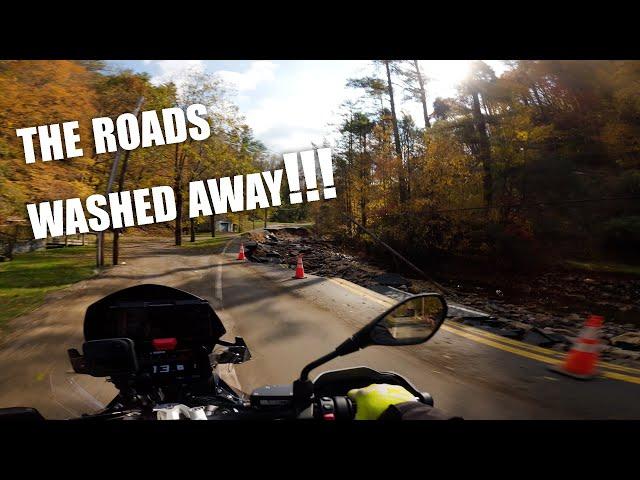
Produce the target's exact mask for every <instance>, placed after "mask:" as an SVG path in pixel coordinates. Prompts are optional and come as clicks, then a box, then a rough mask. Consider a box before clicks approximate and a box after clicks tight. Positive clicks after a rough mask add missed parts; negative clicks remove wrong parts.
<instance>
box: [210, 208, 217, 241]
mask: <svg viewBox="0 0 640 480" xmlns="http://www.w3.org/2000/svg"><path fill="white" fill-rule="evenodd" d="M209 227H210V228H211V236H212V237H215V236H216V215H215V213H214V214H213V215H211V216H210V217H209Z"/></svg>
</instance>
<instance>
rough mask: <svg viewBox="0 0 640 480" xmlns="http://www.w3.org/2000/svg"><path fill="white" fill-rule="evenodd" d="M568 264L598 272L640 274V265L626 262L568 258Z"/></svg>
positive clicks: (579, 268)
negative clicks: (586, 260) (585, 260)
mask: <svg viewBox="0 0 640 480" xmlns="http://www.w3.org/2000/svg"><path fill="white" fill-rule="evenodd" d="M566 263H567V265H569V266H570V267H572V268H575V269H578V270H585V271H588V272H596V273H621V274H626V275H638V276H640V265H629V264H625V263H608V262H578V261H574V260H567V262H566Z"/></svg>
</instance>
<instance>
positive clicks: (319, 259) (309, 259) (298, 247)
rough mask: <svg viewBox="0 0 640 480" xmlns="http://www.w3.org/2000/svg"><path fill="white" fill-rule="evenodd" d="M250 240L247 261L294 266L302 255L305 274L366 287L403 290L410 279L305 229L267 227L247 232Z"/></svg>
mask: <svg viewBox="0 0 640 480" xmlns="http://www.w3.org/2000/svg"><path fill="white" fill-rule="evenodd" d="M251 238H252V240H253V242H247V243H245V247H246V249H247V255H248V257H249V259H250V260H252V261H254V262H260V263H277V264H286V265H288V266H289V267H290V268H295V266H296V261H297V257H298V255H299V254H302V256H303V259H304V268H305V271H306V273H310V274H313V275H319V276H331V277H340V278H344V279H347V280H349V281H352V282H354V283H357V284H358V285H362V286H364V287H369V286H373V285H391V286H393V287H395V288H398V289H401V290H407V289H408V288H409V287H410V286H411V281H410V280H408V279H406V278H404V277H402V276H400V275H397V274H389V273H387V272H386V271H385V270H384V269H383V268H381V267H378V266H376V265H373V264H372V263H370V262H367V261H366V260H365V259H363V258H360V257H357V256H355V255H350V254H347V253H343V252H341V251H339V248H338V247H337V246H336V245H335V243H334V242H333V241H331V240H328V239H324V238H318V237H315V236H313V235H312V233H311V232H310V231H309V230H308V229H306V228H269V229H264V231H260V232H251Z"/></svg>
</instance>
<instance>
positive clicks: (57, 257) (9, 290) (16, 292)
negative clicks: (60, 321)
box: [0, 245, 95, 328]
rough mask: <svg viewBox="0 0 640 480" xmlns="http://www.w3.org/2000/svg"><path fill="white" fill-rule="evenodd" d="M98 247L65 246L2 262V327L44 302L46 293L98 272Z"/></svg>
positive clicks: (0, 326)
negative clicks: (96, 262)
mask: <svg viewBox="0 0 640 480" xmlns="http://www.w3.org/2000/svg"><path fill="white" fill-rule="evenodd" d="M94 269H95V247H94V246H92V245H91V246H84V247H66V248H57V249H51V250H40V251H37V252H30V253H24V254H19V255H16V256H15V258H14V259H13V260H11V261H8V262H2V263H0V328H2V327H4V326H6V323H7V321H9V320H10V319H12V318H15V317H17V316H19V315H22V314H23V313H26V312H29V311H31V310H33V309H34V308H36V307H37V306H39V305H40V304H42V302H43V301H44V297H45V296H46V294H47V293H49V292H52V291H55V290H59V289H61V288H64V287H67V286H69V285H71V284H73V283H76V282H79V281H80V280H84V279H85V278H89V277H91V276H93V275H94V273H95V270H94Z"/></svg>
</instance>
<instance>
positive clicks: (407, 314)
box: [299, 293, 447, 382]
mask: <svg viewBox="0 0 640 480" xmlns="http://www.w3.org/2000/svg"><path fill="white" fill-rule="evenodd" d="M446 316H447V302H446V301H445V299H444V297H443V296H442V295H439V294H437V293H420V294H418V295H414V296H412V297H409V298H406V299H405V300H403V301H401V302H400V303H397V304H396V305H394V306H393V307H391V308H390V309H388V310H387V311H386V312H384V313H382V314H381V315H379V316H378V317H376V318H375V319H373V320H372V321H371V322H369V323H368V324H367V325H365V326H364V327H362V328H361V329H360V330H359V331H358V332H356V333H355V334H354V335H352V336H351V337H350V338H348V339H347V340H346V341H344V342H343V343H342V344H340V345H339V346H338V347H337V348H336V349H335V350H334V351H333V352H331V353H329V354H327V355H324V356H323V357H320V358H319V359H317V360H315V361H313V362H311V363H310V364H308V365H307V366H306V367H305V368H304V369H303V370H302V372H301V373H300V379H299V380H300V382H306V381H307V380H308V378H309V372H311V370H313V369H314V368H316V367H319V366H320V365H322V364H324V363H326V362H328V361H329V360H333V359H334V358H336V357H340V356H343V355H348V354H350V353H353V352H356V351H358V350H360V349H362V348H366V347H369V346H371V345H385V346H402V345H416V344H419V343H424V342H426V341H427V340H429V339H430V338H431V337H433V335H435V333H436V332H437V331H438V329H439V328H440V327H441V326H442V322H444V319H445V318H446Z"/></svg>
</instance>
